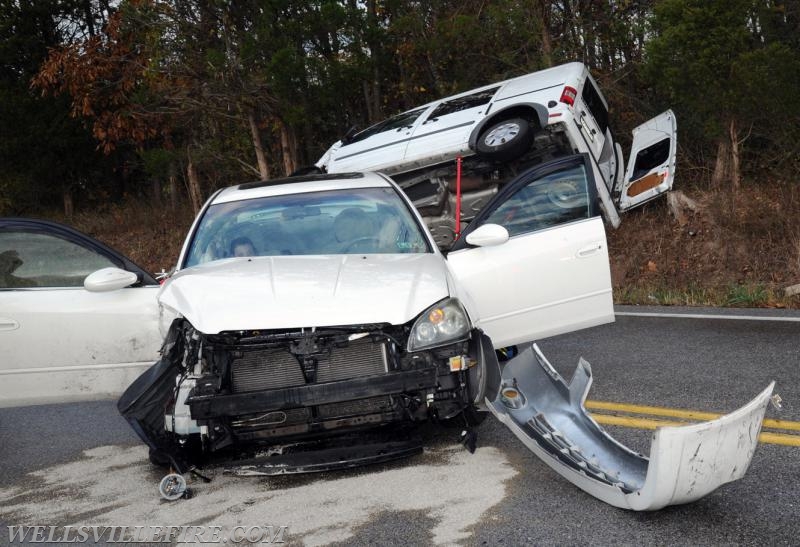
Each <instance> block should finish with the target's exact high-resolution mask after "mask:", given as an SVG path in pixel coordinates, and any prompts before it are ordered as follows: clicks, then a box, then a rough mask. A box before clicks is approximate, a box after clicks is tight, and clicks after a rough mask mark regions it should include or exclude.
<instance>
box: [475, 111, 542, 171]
mask: <svg viewBox="0 0 800 547" xmlns="http://www.w3.org/2000/svg"><path fill="white" fill-rule="evenodd" d="M531 143H533V131H532V130H531V125H530V122H528V120H526V119H524V118H506V119H504V120H499V121H498V122H496V123H493V124H492V125H491V126H489V127H488V128H487V129H486V130H485V131H483V132H482V133H481V134H480V136H479V137H478V141H477V143H476V144H475V149H476V151H477V152H478V154H479V155H480V156H482V157H484V158H486V159H487V160H491V161H509V160H513V159H515V158H518V157H519V156H521V155H522V154H524V153H525V152H527V151H528V149H529V148H530V146H531Z"/></svg>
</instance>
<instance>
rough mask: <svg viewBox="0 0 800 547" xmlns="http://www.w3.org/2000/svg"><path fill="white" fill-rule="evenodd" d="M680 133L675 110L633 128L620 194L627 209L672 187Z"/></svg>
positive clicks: (622, 205) (621, 208)
mask: <svg viewBox="0 0 800 547" xmlns="http://www.w3.org/2000/svg"><path fill="white" fill-rule="evenodd" d="M677 148H678V133H677V126H676V123H675V114H674V113H673V112H672V110H667V111H666V112H662V113H661V114H659V115H658V116H656V117H655V118H652V119H650V120H648V121H646V122H645V123H643V124H642V125H640V126H639V127H637V128H635V129H634V130H633V144H632V145H631V155H630V158H629V159H628V168H627V170H626V171H625V178H624V180H623V184H622V192H621V194H620V197H619V210H620V211H627V210H628V209H633V208H634V207H638V206H639V205H641V204H643V203H645V202H647V201H650V200H651V199H653V198H655V197H657V196H659V195H661V194H663V193H664V192H668V191H669V190H671V189H672V183H673V181H674V179H675V154H676V152H677Z"/></svg>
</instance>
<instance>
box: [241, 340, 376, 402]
mask: <svg viewBox="0 0 800 547" xmlns="http://www.w3.org/2000/svg"><path fill="white" fill-rule="evenodd" d="M388 370H389V369H388V365H387V359H386V344H385V343H382V342H381V343H376V342H373V341H372V340H371V339H370V338H361V339H359V340H354V341H352V342H350V344H349V345H348V346H347V347H343V348H337V347H334V348H332V349H331V352H330V355H329V356H328V357H327V358H325V359H320V360H319V361H318V362H317V382H318V383H323V382H334V381H336V380H347V379H349V378H359V377H362V376H370V375H373V374H383V373H386V372H387V371H388ZM231 379H232V382H231V386H232V390H233V392H234V393H244V392H247V391H259V390H264V389H281V388H285V387H291V386H299V385H304V384H305V383H306V381H305V377H304V376H303V370H302V367H301V365H300V362H299V361H298V360H297V358H296V357H295V356H294V355H292V353H290V352H289V350H288V349H285V348H280V349H264V350H253V351H245V352H243V355H242V357H239V358H237V359H234V360H233V363H232V368H231Z"/></svg>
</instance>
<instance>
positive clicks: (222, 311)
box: [159, 253, 449, 334]
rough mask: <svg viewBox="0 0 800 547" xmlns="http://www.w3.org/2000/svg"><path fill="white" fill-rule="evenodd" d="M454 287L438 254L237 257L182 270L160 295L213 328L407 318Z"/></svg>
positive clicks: (395, 321)
mask: <svg viewBox="0 0 800 547" xmlns="http://www.w3.org/2000/svg"><path fill="white" fill-rule="evenodd" d="M448 294H449V291H448V285H447V270H446V268H445V264H444V260H443V259H442V257H441V256H440V255H438V254H434V253H426V254H400V255H380V254H371V255H362V254H351V255H330V256H272V257H253V258H232V259H226V260H220V261H216V262H212V263H209V264H204V265H201V266H195V267H192V268H188V269H186V270H182V271H180V272H178V273H177V274H176V275H175V276H173V277H172V278H171V279H169V280H168V281H167V283H166V284H165V285H164V287H163V288H162V290H161V293H160V295H159V301H160V302H161V303H162V304H164V305H165V306H167V307H169V308H172V309H173V310H175V311H176V312H178V313H180V314H181V315H183V316H184V317H185V318H186V319H188V320H189V322H191V323H192V325H194V327H195V328H196V329H198V330H199V331H201V332H204V333H207V334H216V333H219V332H222V331H230V330H256V329H284V328H299V327H322V326H334V325H356V324H364V323H391V324H395V325H397V324H402V323H406V322H408V321H410V320H411V319H413V318H414V317H416V316H417V315H418V314H419V313H421V312H422V311H424V309H425V308H427V307H428V306H430V305H432V304H434V303H436V302H437V301H439V300H441V299H442V298H445V297H447V296H448Z"/></svg>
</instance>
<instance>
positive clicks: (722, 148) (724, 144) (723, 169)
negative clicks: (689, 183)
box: [711, 139, 731, 188]
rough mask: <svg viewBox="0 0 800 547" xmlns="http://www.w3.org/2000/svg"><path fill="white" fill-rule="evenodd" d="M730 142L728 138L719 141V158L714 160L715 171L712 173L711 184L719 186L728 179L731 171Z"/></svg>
mask: <svg viewBox="0 0 800 547" xmlns="http://www.w3.org/2000/svg"><path fill="white" fill-rule="evenodd" d="M730 156H731V150H730V142H729V141H728V139H720V140H719V141H717V159H716V161H715V162H714V172H713V174H712V175H711V184H712V186H714V187H715V188H719V187H720V186H722V184H723V183H724V182H725V181H726V180H727V178H728V173H730Z"/></svg>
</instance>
